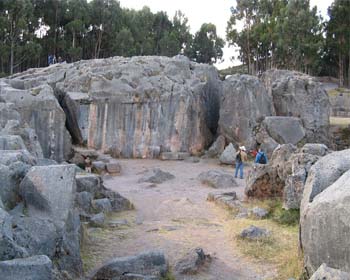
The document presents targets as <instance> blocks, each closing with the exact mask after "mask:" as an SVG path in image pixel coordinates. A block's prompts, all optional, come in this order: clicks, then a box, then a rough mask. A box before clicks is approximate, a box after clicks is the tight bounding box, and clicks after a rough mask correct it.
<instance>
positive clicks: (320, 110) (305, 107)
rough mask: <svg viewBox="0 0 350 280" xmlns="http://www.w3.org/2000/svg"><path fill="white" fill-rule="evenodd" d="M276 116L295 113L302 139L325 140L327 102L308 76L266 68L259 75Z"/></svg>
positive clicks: (292, 115)
mask: <svg viewBox="0 0 350 280" xmlns="http://www.w3.org/2000/svg"><path fill="white" fill-rule="evenodd" d="M262 81H263V82H264V84H265V86H266V88H267V90H268V92H269V94H271V95H272V97H273V104H274V107H275V111H276V115H277V116H286V117H297V118H300V119H301V120H302V123H303V125H304V128H305V133H306V141H307V142H310V143H328V141H329V131H328V129H329V114H330V102H329V98H328V95H327V93H326V91H325V90H324V88H323V87H322V85H321V84H320V83H319V82H317V81H316V80H315V79H313V78H312V77H310V76H307V75H304V74H302V73H298V72H293V71H287V70H269V71H266V72H265V73H264V74H263V76H262Z"/></svg>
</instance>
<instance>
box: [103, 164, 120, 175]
mask: <svg viewBox="0 0 350 280" xmlns="http://www.w3.org/2000/svg"><path fill="white" fill-rule="evenodd" d="M106 170H107V172H108V173H110V174H120V173H121V171H122V166H121V165H120V164H119V163H117V162H113V163H112V162H110V163H106Z"/></svg>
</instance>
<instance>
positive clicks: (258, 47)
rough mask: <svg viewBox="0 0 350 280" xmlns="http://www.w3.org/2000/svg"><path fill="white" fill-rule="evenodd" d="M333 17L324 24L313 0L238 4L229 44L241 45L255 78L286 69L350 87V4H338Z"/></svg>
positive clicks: (330, 12) (233, 10) (255, 0)
mask: <svg viewBox="0 0 350 280" xmlns="http://www.w3.org/2000/svg"><path fill="white" fill-rule="evenodd" d="M328 16H329V20H327V21H325V20H323V19H322V17H321V16H320V15H318V14H317V8H316V7H310V1H309V0H236V5H235V6H234V7H232V8H231V17H230V19H229V22H228V25H227V33H226V36H227V41H228V42H229V44H230V45H235V46H238V47H239V59H240V60H241V61H242V63H244V64H245V65H247V68H248V72H249V73H250V74H254V73H259V72H262V71H265V70H267V69H271V68H283V69H291V70H297V71H301V72H304V73H307V74H311V75H322V76H333V77H338V78H339V84H340V86H344V85H345V84H347V85H348V86H350V1H349V0H334V2H333V3H332V5H331V6H330V7H329V8H328ZM237 23H241V24H242V25H243V28H242V29H238V28H237V25H236V24H237Z"/></svg>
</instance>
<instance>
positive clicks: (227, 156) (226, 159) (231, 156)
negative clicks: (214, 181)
mask: <svg viewBox="0 0 350 280" xmlns="http://www.w3.org/2000/svg"><path fill="white" fill-rule="evenodd" d="M219 160H220V163H222V164H230V165H231V164H234V163H235V161H236V149H235V147H234V146H233V144H232V143H230V144H228V146H227V147H226V148H225V150H224V151H223V152H222V154H221V155H220V158H219Z"/></svg>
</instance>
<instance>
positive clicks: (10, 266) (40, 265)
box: [0, 255, 53, 280]
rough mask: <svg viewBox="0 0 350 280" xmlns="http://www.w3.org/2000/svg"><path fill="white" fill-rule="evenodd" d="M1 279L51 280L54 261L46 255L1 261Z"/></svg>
mask: <svg viewBox="0 0 350 280" xmlns="http://www.w3.org/2000/svg"><path fill="white" fill-rule="evenodd" d="M0 275H1V276H0V277H1V280H20V279H21V280H51V279H53V278H52V262H51V260H50V259H49V258H48V257H47V256H45V255H39V256H32V257H29V258H23V259H13V260H10V261H3V262H0Z"/></svg>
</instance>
